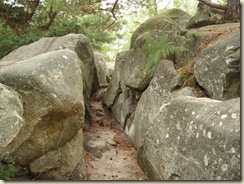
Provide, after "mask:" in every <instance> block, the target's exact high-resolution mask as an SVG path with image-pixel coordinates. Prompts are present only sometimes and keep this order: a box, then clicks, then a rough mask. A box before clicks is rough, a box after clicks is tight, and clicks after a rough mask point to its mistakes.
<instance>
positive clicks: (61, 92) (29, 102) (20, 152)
mask: <svg viewBox="0 0 244 184" xmlns="http://www.w3.org/2000/svg"><path fill="white" fill-rule="evenodd" d="M81 63H82V61H81V60H80V59H79V57H78V56H77V54H76V53H75V52H73V51H70V50H59V51H52V52H48V53H45V54H42V55H38V56H35V57H32V58H29V59H26V60H22V61H19V62H17V63H15V64H12V65H9V66H5V67H3V68H1V69H0V82H1V83H3V84H5V85H8V86H10V87H12V88H13V89H15V90H16V91H17V92H18V93H19V94H20V95H21V97H22V101H23V105H24V122H23V125H22V127H21V130H20V131H19V133H18V134H17V135H16V136H15V138H14V139H13V140H12V141H11V143H9V144H8V145H6V147H5V148H4V149H3V150H1V152H2V153H8V155H9V156H11V157H14V158H15V159H16V162H17V163H18V164H20V165H22V166H27V167H28V166H29V165H30V164H31V163H32V166H31V169H32V170H33V172H35V174H40V173H45V172H46V173H49V175H52V173H53V172H54V173H55V172H57V170H62V168H63V167H64V166H63V165H62V163H64V162H65V163H66V162H70V164H71V163H72V166H70V167H67V170H69V171H67V170H66V171H65V172H61V171H60V172H59V175H58V176H57V177H55V174H53V179H65V180H66V179H67V178H71V177H72V173H73V172H74V168H75V167H76V166H77V165H78V164H80V163H82V160H81V158H82V156H81V154H82V152H81V149H82V142H81V140H80V139H81V138H82V136H81V133H79V132H80V131H81V127H82V124H83V122H84V110H85V107H84V98H83V82H82V71H81V69H80V65H81ZM9 129H10V130H9V131H11V127H9ZM6 131H7V130H6ZM77 136H78V137H79V138H77ZM77 139H79V141H78V140H77ZM71 142H72V143H71ZM67 147H69V149H70V150H69V152H73V154H74V153H75V154H79V155H78V158H79V159H78V158H77V155H76V156H68V155H69V153H68V152H67V151H65V150H67ZM55 150H56V152H58V153H60V156H57V155H55V154H52V153H53V152H52V151H55ZM46 154H48V155H46ZM45 155H46V156H45ZM42 157H45V158H47V159H48V162H50V164H51V163H57V162H59V164H58V165H55V164H53V166H54V165H55V166H54V167H55V169H54V170H52V169H51V168H50V167H47V166H45V168H46V169H45V168H40V167H39V166H36V164H33V163H36V162H38V161H35V160H38V159H42ZM36 167H37V168H38V169H34V168H36ZM43 167H44V166H43ZM80 168H81V169H82V167H80ZM49 169H51V170H49ZM37 171H40V173H36V172H37ZM67 173H68V174H67ZM42 176H43V177H44V179H45V174H44V175H40V178H42ZM82 178H83V176H82ZM82 178H80V179H82Z"/></svg>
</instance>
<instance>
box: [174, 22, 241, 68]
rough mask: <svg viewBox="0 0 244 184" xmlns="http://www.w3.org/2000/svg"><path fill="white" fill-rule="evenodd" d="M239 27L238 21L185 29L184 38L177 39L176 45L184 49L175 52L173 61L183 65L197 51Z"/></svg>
mask: <svg viewBox="0 0 244 184" xmlns="http://www.w3.org/2000/svg"><path fill="white" fill-rule="evenodd" d="M239 29H240V23H226V24H218V25H208V26H203V27H200V28H194V29H189V30H187V31H186V32H185V33H184V34H183V35H182V36H183V37H185V38H184V39H179V40H178V42H177V45H179V46H181V47H183V48H184V49H186V50H185V51H184V52H177V53H176V54H175V60H174V62H175V63H176V64H177V65H178V66H180V67H183V66H185V65H187V64H188V63H189V62H190V61H192V60H194V58H195V56H196V54H197V53H199V52H201V51H202V50H203V49H204V48H206V47H208V45H209V44H212V43H214V42H216V41H217V40H219V39H220V38H225V35H226V34H228V33H230V32H233V31H237V30H239Z"/></svg>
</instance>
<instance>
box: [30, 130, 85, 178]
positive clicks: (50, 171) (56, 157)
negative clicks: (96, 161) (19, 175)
mask: <svg viewBox="0 0 244 184" xmlns="http://www.w3.org/2000/svg"><path fill="white" fill-rule="evenodd" d="M82 144H83V131H82V129H80V130H79V132H78V133H77V134H76V136H74V138H72V139H71V140H70V141H68V142H67V143H65V144H64V145H63V146H62V147H60V148H58V149H56V150H51V151H49V152H47V153H46V154H45V155H42V156H41V157H39V158H38V159H36V160H34V161H33V162H31V163H30V170H31V172H32V174H34V175H36V176H37V178H36V179H45V180H47V179H48V180H84V179H85V170H84V158H83V147H82V146H80V145H82ZM79 165H80V166H81V167H80V166H79ZM78 167H79V168H78ZM77 168H78V170H77ZM74 171H75V173H74ZM40 173H41V174H40ZM78 173H79V174H78Z"/></svg>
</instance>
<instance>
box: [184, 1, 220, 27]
mask: <svg viewBox="0 0 244 184" xmlns="http://www.w3.org/2000/svg"><path fill="white" fill-rule="evenodd" d="M223 13H224V10H220V9H215V8H211V7H210V6H207V5H205V4H203V3H201V2H199V3H198V6H197V12H196V13H195V15H194V16H193V17H191V19H190V20H189V22H188V23H187V28H196V27H202V26H206V25H211V24H220V23H223V19H222V15H223Z"/></svg>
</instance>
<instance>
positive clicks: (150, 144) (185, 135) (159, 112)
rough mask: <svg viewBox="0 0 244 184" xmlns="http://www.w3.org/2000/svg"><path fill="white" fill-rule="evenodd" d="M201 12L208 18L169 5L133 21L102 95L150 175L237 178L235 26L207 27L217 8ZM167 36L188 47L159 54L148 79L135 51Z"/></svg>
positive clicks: (237, 36)
mask: <svg viewBox="0 0 244 184" xmlns="http://www.w3.org/2000/svg"><path fill="white" fill-rule="evenodd" d="M202 6H203V5H199V9H201V8H204V7H202ZM205 8H206V7H205ZM199 11H200V10H199ZM202 12H204V13H205V14H207V12H210V15H211V20H212V21H210V22H209V20H208V19H205V18H206V17H205V18H204V17H203V20H196V19H195V20H196V21H193V19H191V22H188V21H189V19H190V18H189V16H188V14H186V13H184V12H182V11H180V10H175V9H174V10H169V11H167V12H165V13H163V14H160V15H157V16H155V17H152V18H150V19H148V20H147V21H146V22H144V23H143V24H142V25H141V26H139V28H137V30H136V31H135V33H134V34H133V36H132V39H131V47H130V50H129V51H124V52H121V53H119V54H118V55H117V58H116V63H115V70H114V73H113V77H112V79H111V82H110V83H109V86H108V88H107V91H106V92H105V94H104V97H103V102H104V104H105V105H106V106H107V107H109V108H110V109H111V111H112V114H113V115H114V117H115V118H116V119H117V120H118V122H119V123H120V124H121V125H123V127H124V130H125V133H126V134H127V135H128V137H129V139H130V141H131V143H132V144H133V145H134V147H135V148H136V149H137V150H138V151H139V154H138V163H139V164H140V166H141V168H142V170H143V171H144V172H145V173H146V175H147V176H148V178H149V179H151V180H177V179H179V180H240V98H239V97H240V41H239V40H240V24H239V23H227V24H221V25H209V24H214V23H220V22H218V20H220V19H219V18H220V17H219V15H220V12H218V11H215V10H209V11H208V10H206V11H205V10H203V11H202ZM169 20H170V21H169ZM186 24H188V28H189V27H194V29H187V28H186ZM189 25H192V26H189ZM202 25H204V27H199V26H202ZM165 34H169V38H170V41H173V42H174V44H175V45H177V46H183V47H185V48H186V51H185V52H183V53H180V54H175V55H174V56H172V57H169V58H161V61H160V63H159V65H158V66H157V70H156V72H155V73H154V76H153V77H150V75H148V74H147V73H145V72H144V71H145V66H146V62H147V61H146V59H147V58H146V56H145V54H144V53H143V50H142V49H141V48H143V47H146V46H147V41H146V38H147V37H150V36H151V37H153V38H154V39H155V40H157V41H159V40H160V39H161V38H162V36H164V35H165ZM177 36H178V37H177ZM179 37H181V38H182V37H184V38H182V39H176V40H175V39H173V38H179ZM187 77H188V78H187ZM190 77H191V79H194V81H193V83H192V85H190V86H188V87H187V86H185V84H187V83H186V80H189V79H190ZM199 90H200V91H199ZM197 93H201V94H202V95H199V94H197ZM199 96H201V97H204V98H196V97H199ZM206 97H208V98H206Z"/></svg>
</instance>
